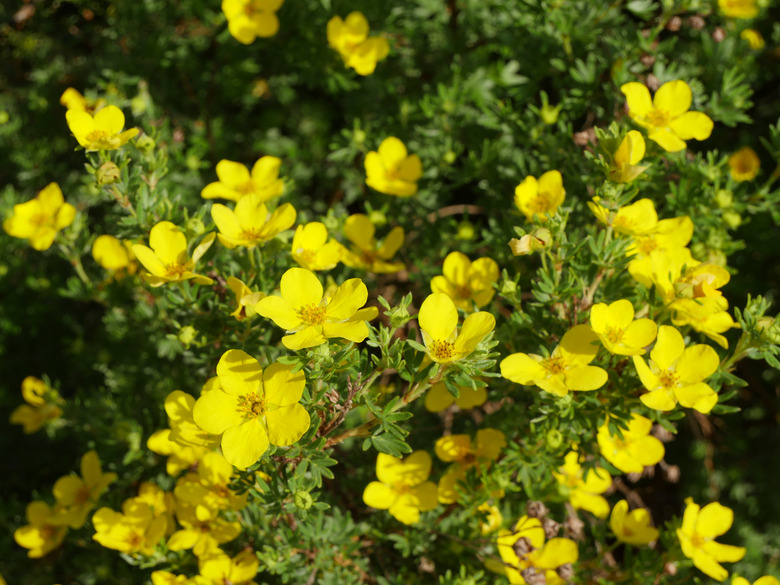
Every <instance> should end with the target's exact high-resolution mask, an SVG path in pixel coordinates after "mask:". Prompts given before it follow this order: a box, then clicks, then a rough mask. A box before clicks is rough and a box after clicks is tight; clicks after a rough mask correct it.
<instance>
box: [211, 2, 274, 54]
mask: <svg viewBox="0 0 780 585" xmlns="http://www.w3.org/2000/svg"><path fill="white" fill-rule="evenodd" d="M283 2H284V0H222V12H224V13H225V17H226V18H227V21H228V30H229V31H230V34H231V35H233V38H234V39H236V40H237V41H238V42H239V43H241V44H243V45H250V44H252V43H253V42H254V41H255V39H256V38H257V37H262V38H267V37H272V36H274V35H275V34H276V33H277V31H278V30H279V18H278V17H277V16H276V12H277V11H278V10H279V9H280V8H281V7H282V3H283Z"/></svg>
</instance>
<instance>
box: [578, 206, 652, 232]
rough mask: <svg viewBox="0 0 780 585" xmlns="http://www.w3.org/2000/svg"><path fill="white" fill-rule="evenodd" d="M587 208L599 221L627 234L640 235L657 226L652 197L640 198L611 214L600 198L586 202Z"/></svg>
mask: <svg viewBox="0 0 780 585" xmlns="http://www.w3.org/2000/svg"><path fill="white" fill-rule="evenodd" d="M588 208H589V209H590V210H591V211H592V212H593V215H595V216H596V219H598V220H599V221H600V222H601V223H603V224H604V225H608V226H612V229H614V230H615V232H616V233H619V234H626V235H629V236H642V235H647V234H650V233H653V232H654V231H655V230H656V228H657V226H658V213H656V211H655V203H653V201H652V199H640V200H639V201H635V202H634V203H632V204H631V205H626V206H624V207H621V208H620V209H618V210H617V211H616V212H615V213H614V214H611V213H610V211H609V209H607V208H606V207H604V206H603V205H601V204H600V198H599V197H594V198H593V201H589V202H588Z"/></svg>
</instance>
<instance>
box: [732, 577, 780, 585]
mask: <svg viewBox="0 0 780 585" xmlns="http://www.w3.org/2000/svg"><path fill="white" fill-rule="evenodd" d="M731 585H750V582H749V581H748V580H747V579H745V578H744V577H734V579H732V581H731ZM753 585H780V581H778V580H777V578H775V577H772V576H766V577H759V578H758V579H756V580H755V582H754V583H753Z"/></svg>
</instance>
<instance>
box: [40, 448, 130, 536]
mask: <svg viewBox="0 0 780 585" xmlns="http://www.w3.org/2000/svg"><path fill="white" fill-rule="evenodd" d="M116 478H117V475H116V473H103V471H102V470H101V468H100V459H99V458H98V454H97V453H96V452H95V451H89V452H87V453H85V454H84V456H83V457H82V458H81V477H78V476H76V475H66V476H65V477H61V478H59V479H58V480H57V481H56V482H55V483H54V489H53V491H54V497H55V498H56V499H57V507H58V508H59V509H60V511H59V513H58V514H57V516H56V519H57V521H58V522H61V523H63V524H67V525H68V526H70V527H71V528H81V527H82V526H84V523H85V522H86V521H87V514H89V512H90V511H91V510H92V509H93V508H94V507H95V504H97V501H98V498H100V495H101V494H102V493H103V492H104V491H105V490H106V488H108V486H109V485H110V484H111V483H113V482H114V481H115V480H116Z"/></svg>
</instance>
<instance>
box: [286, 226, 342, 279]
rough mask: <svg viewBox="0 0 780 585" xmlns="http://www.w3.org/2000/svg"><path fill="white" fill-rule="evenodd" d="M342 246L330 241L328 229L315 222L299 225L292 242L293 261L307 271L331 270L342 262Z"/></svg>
mask: <svg viewBox="0 0 780 585" xmlns="http://www.w3.org/2000/svg"><path fill="white" fill-rule="evenodd" d="M341 255H342V246H341V244H339V243H338V242H337V241H336V240H330V241H328V228H326V227H325V224H324V223H320V222H319V221H313V222H311V223H307V224H306V225H299V226H298V227H297V228H296V229H295V235H294V236H293V241H292V259H293V260H295V262H297V263H298V264H299V265H300V266H301V267H303V268H305V269H307V270H313V271H317V270H330V269H331V268H334V267H335V266H336V264H338V263H339V261H340V260H341Z"/></svg>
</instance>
